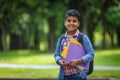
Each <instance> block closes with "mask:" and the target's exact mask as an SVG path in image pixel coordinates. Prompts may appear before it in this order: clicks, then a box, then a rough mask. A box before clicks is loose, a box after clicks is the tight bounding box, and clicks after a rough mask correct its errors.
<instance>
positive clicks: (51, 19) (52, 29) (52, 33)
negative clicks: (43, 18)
mask: <svg viewBox="0 0 120 80" xmlns="http://www.w3.org/2000/svg"><path fill="white" fill-rule="evenodd" d="M48 22H49V27H50V28H49V29H50V32H49V35H48V43H49V48H48V49H49V50H50V51H53V50H54V49H55V39H56V38H55V17H54V16H52V17H49V18H48Z"/></svg>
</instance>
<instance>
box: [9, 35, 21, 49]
mask: <svg viewBox="0 0 120 80" xmlns="http://www.w3.org/2000/svg"><path fill="white" fill-rule="evenodd" d="M19 42H20V41H19V36H18V35H17V34H10V50H17V49H19V48H20V43H19Z"/></svg>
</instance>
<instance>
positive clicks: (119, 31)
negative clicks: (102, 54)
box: [116, 26, 120, 46]
mask: <svg viewBox="0 0 120 80" xmlns="http://www.w3.org/2000/svg"><path fill="white" fill-rule="evenodd" d="M116 33H117V46H120V27H119V26H118V27H117V28H116Z"/></svg>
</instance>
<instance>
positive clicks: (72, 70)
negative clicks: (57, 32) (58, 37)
mask: <svg viewBox="0 0 120 80" xmlns="http://www.w3.org/2000/svg"><path fill="white" fill-rule="evenodd" d="M79 33H80V32H79V30H77V31H76V32H75V34H74V36H78V34H79ZM65 37H66V40H65V41H64V42H63V44H62V49H64V48H65V47H66V46H67V44H68V42H69V41H70V39H71V38H72V37H73V36H68V34H67V32H66V33H65ZM76 73H77V69H76V68H74V67H72V66H70V65H68V66H66V67H64V75H65V76H69V75H72V74H76Z"/></svg>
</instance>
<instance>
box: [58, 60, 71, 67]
mask: <svg viewBox="0 0 120 80" xmlns="http://www.w3.org/2000/svg"><path fill="white" fill-rule="evenodd" d="M58 63H59V64H60V65H61V66H63V67H65V66H67V65H68V64H69V63H65V61H64V60H59V61H58Z"/></svg>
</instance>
